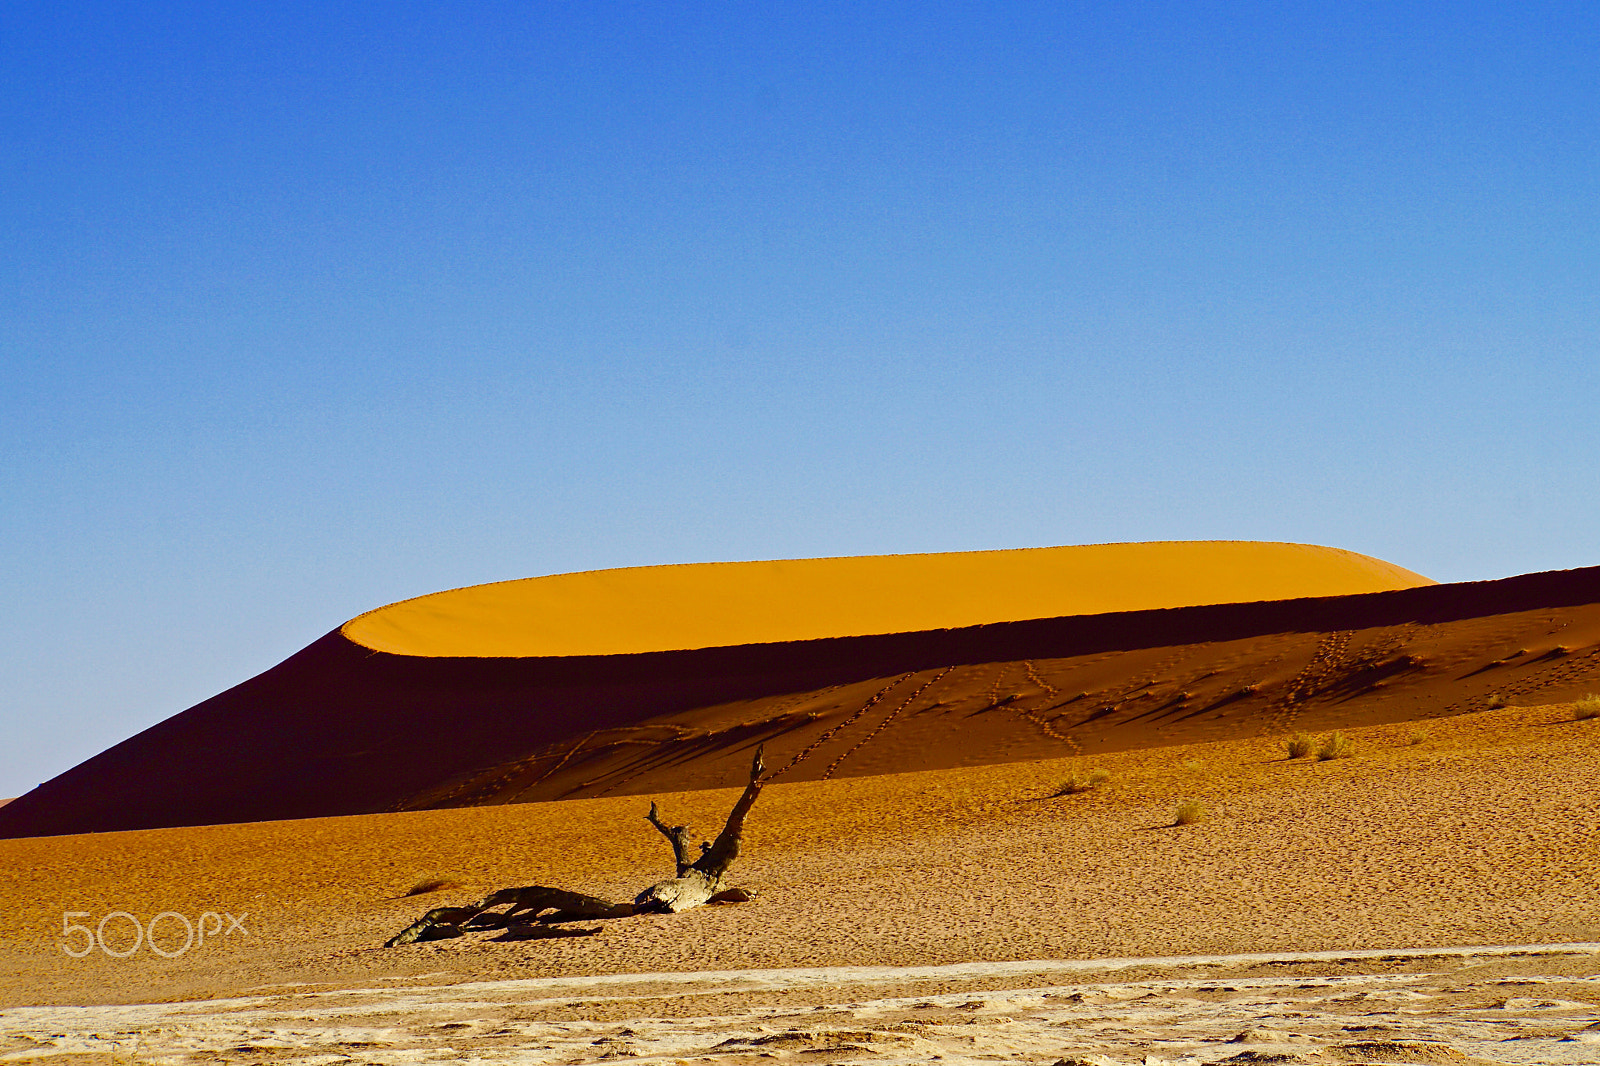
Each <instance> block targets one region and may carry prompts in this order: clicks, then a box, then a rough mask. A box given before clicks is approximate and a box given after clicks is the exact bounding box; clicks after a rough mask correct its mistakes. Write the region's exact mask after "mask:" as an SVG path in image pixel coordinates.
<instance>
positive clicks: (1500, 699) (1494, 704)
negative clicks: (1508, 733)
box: [1489, 692, 1511, 711]
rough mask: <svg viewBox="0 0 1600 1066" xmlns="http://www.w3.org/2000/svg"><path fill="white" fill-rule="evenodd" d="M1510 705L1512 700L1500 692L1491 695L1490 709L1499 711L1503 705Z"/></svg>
mask: <svg viewBox="0 0 1600 1066" xmlns="http://www.w3.org/2000/svg"><path fill="white" fill-rule="evenodd" d="M1509 706H1511V701H1510V700H1508V699H1506V698H1505V697H1504V696H1502V695H1500V693H1498V692H1494V693H1491V694H1490V695H1489V709H1490V710H1491V711H1498V710H1499V709H1500V708H1502V707H1509Z"/></svg>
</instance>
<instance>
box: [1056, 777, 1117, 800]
mask: <svg viewBox="0 0 1600 1066" xmlns="http://www.w3.org/2000/svg"><path fill="white" fill-rule="evenodd" d="M1109 780H1111V772H1110V771H1108V770H1090V771H1089V772H1088V773H1087V774H1085V775H1083V776H1081V777H1080V776H1079V775H1078V774H1073V775H1072V776H1071V777H1069V778H1067V779H1066V780H1065V781H1063V782H1061V787H1060V788H1058V789H1057V790H1056V794H1055V796H1051V797H1050V798H1051V799H1055V798H1056V797H1057V796H1076V795H1078V794H1079V793H1081V792H1092V791H1093V790H1094V789H1097V788H1099V787H1100V786H1101V785H1103V784H1105V783H1106V782H1107V781H1109Z"/></svg>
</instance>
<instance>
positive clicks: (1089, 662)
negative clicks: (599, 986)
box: [0, 557, 1600, 836]
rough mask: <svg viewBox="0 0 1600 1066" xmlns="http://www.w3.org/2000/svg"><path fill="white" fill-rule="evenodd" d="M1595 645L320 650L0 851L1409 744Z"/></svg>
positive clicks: (1582, 590)
mask: <svg viewBox="0 0 1600 1066" xmlns="http://www.w3.org/2000/svg"><path fill="white" fill-rule="evenodd" d="M1355 558H1358V559H1359V558H1360V557H1355ZM1597 641H1600V568H1595V569H1589V570H1577V571H1566V572H1560V573H1550V574H1535V575H1528V576H1525V577H1520V578H1512V579H1507V580H1505V581H1497V582H1480V583H1471V584H1461V585H1429V586H1423V587H1414V588H1405V589H1399V590H1395V591H1387V592H1377V593H1366V594H1359V595H1342V596H1329V597H1317V598H1305V599H1298V600H1285V601H1278V602H1271V603H1233V604H1217V605H1211V606H1200V607H1185V608H1177V609H1167V610H1140V611H1124V612H1115V613H1110V614H1100V615H1087V616H1073V617H1064V618H1050V619H1036V620H1027V621H1013V622H1001V623H994V624H989V625H978V626H969V627H966V628H962V629H947V630H937V631H932V632H916V633H892V634H880V635H868V636H855V637H841V638H833V639H818V640H805V641H792V642H787V643H776V644H756V645H745V646H739V647H717V648H705V649H698V650H682V651H657V652H641V653H634V654H627V655H607V656H566V657H540V658H477V657H474V658H461V657H443V656H415V655H391V654H385V653H379V652H375V651H373V650H371V649H368V648H363V647H361V646H359V645H357V644H355V643H354V642H352V641H351V640H349V639H348V638H347V637H346V636H345V635H344V634H342V633H331V634H329V635H328V636H327V637H324V638H323V639H322V640H320V641H318V642H317V643H316V644H314V645H312V646H311V647H310V648H307V649H306V650H305V651H303V652H301V653H299V654H298V655H296V656H294V657H293V658H291V659H289V660H288V661H286V662H285V663H283V664H281V665H280V666H278V667H276V668H274V669H273V670H270V671H268V672H267V673H265V674H263V675H261V676H260V677H257V678H255V679H252V680H251V681H249V682H246V683H245V684H243V685H240V686H239V687H237V688H235V689H232V690H230V691H229V692H226V693H223V694H222V695H220V696H218V697H215V698H213V699H212V700H209V701H207V702H206V703H203V704H201V705H199V706H198V707H195V708H193V709H191V710H190V711H187V712H185V713H183V714H181V715H178V716H176V717H174V718H172V719H169V720H168V721H166V722H163V723H161V724H160V725H158V726H156V727H154V728H152V729H150V730H147V731H146V732H145V733H142V734H140V735H139V736H137V737H134V738H132V739H130V740H128V741H126V742H124V743H123V744H120V745H118V746H116V747H115V748H112V749H111V750H109V751H107V752H105V753H103V754H102V755H100V756H98V757H96V758H95V759H92V760H90V761H89V762H87V763H85V764H83V765H82V766H80V767H77V768H75V769H74V770H72V771H70V772H68V773H67V774H64V775H62V776H61V777H59V778H56V779H55V780H53V781H51V782H48V783H46V784H45V785H43V786H41V787H40V788H38V789H36V790H34V792H32V793H29V794H28V795H27V796H24V797H22V798H21V799H19V800H17V801H16V802H15V803H12V804H10V805H8V806H6V807H5V808H4V809H0V834H4V835H10V836H23V835H40V834H57V833H74V832H85V831H104V830H114V829H131V828H143V827H155V826H162V825H184V824H208V823H226V822H244V821H259V820H264V819H273V818H289V817H314V816H324V815H337V814H356V813H364V812H378V811H385V810H391V811H393V810H410V809H422V808H430V807H448V806H465V805H476V804H486V803H487V804H495V803H508V802H519V801H537V800H546V799H557V798H575V797H586V796H605V795H628V794H637V793H641V792H649V791H677V790H684V789H694V788H706V787H717V786H722V785H727V784H730V783H733V782H736V781H738V780H740V776H741V774H742V773H743V768H744V766H745V765H746V763H747V761H748V757H749V754H748V753H749V750H750V748H751V747H752V746H753V745H754V744H755V743H757V742H763V743H765V744H766V745H767V750H768V757H769V763H770V764H771V765H772V766H773V767H774V774H775V779H776V780H782V781H806V780H825V779H830V778H838V777H849V776H859V775H871V774H882V773H892V772H901V771H906V770H914V769H935V768H940V767H958V766H971V765H977V764H983V763H995V762H1006V761H1027V760H1035V759H1042V758H1052V757H1060V756H1064V755H1072V754H1077V753H1095V752H1107V751H1115V750H1133V749H1138V748H1144V747H1150V746H1152V745H1157V744H1174V743H1191V742H1203V741H1210V740H1221V739H1226V738H1233V737H1247V736H1261V735H1272V734H1275V733H1281V732H1285V731H1288V730H1291V729H1294V728H1334V727H1341V728H1342V727H1354V726H1359V725H1367V724H1375V723H1383V722H1397V721H1406V720H1414V719H1421V718H1430V717H1438V716H1443V715H1450V714H1458V713H1462V712H1464V711H1468V710H1473V709H1478V708H1481V707H1483V706H1486V705H1487V704H1488V703H1489V701H1490V700H1491V698H1492V697H1494V696H1497V695H1498V696H1501V697H1503V698H1507V699H1512V700H1520V701H1539V702H1553V701H1558V700H1564V699H1572V698H1575V697H1577V696H1580V695H1582V694H1584V693H1585V692H1587V691H1590V690H1592V689H1593V688H1595V687H1597V685H1600V647H1597Z"/></svg>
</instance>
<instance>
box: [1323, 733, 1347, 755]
mask: <svg viewBox="0 0 1600 1066" xmlns="http://www.w3.org/2000/svg"><path fill="white" fill-rule="evenodd" d="M1349 754H1350V738H1349V737H1347V736H1345V735H1344V734H1343V733H1329V734H1328V735H1327V736H1325V737H1323V738H1322V746H1321V747H1319V748H1318V749H1317V761H1318V762H1327V761H1328V760H1329V759H1343V758H1346V757H1348V756H1349Z"/></svg>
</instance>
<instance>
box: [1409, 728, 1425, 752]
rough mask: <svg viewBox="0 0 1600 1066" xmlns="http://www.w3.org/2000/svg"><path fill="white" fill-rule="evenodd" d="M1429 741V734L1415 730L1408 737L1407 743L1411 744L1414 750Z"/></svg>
mask: <svg viewBox="0 0 1600 1066" xmlns="http://www.w3.org/2000/svg"><path fill="white" fill-rule="evenodd" d="M1427 739H1428V734H1426V733H1424V732H1423V731H1422V730H1420V729H1413V730H1412V731H1411V732H1410V733H1408V734H1407V735H1406V743H1407V744H1410V745H1411V746H1412V747H1413V748H1414V747H1416V746H1417V745H1418V744H1421V743H1422V742H1423V741H1425V740H1427Z"/></svg>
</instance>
